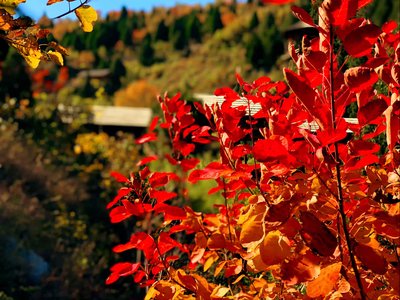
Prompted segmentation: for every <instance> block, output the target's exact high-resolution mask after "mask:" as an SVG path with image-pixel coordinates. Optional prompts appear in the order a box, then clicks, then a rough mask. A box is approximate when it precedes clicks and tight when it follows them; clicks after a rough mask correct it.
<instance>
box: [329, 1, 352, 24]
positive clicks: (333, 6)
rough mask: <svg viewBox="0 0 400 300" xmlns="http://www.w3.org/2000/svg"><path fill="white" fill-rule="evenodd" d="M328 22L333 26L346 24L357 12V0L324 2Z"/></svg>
mask: <svg viewBox="0 0 400 300" xmlns="http://www.w3.org/2000/svg"><path fill="white" fill-rule="evenodd" d="M324 6H325V9H326V11H327V13H328V16H329V19H330V22H331V23H332V25H335V26H342V25H344V24H346V23H347V22H348V21H349V19H351V18H353V17H354V16H355V14H356V12H357V6H358V3H357V0H330V1H325V2H324Z"/></svg>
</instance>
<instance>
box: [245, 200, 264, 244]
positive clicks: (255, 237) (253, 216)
mask: <svg viewBox="0 0 400 300" xmlns="http://www.w3.org/2000/svg"><path fill="white" fill-rule="evenodd" d="M266 208H267V207H266V205H265V203H259V204H256V205H254V206H252V208H251V209H250V211H249V212H248V213H247V214H246V217H247V218H246V219H245V221H243V225H242V231H241V232H240V243H241V244H242V246H243V247H246V248H254V247H256V246H257V245H258V244H260V243H261V241H262V239H263V238H264V235H265V229H264V225H263V223H264V216H265V213H266Z"/></svg>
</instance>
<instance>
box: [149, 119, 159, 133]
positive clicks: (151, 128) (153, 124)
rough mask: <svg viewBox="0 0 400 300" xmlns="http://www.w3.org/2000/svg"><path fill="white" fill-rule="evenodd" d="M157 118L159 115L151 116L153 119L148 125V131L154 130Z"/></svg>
mask: <svg viewBox="0 0 400 300" xmlns="http://www.w3.org/2000/svg"><path fill="white" fill-rule="evenodd" d="M158 119H159V117H158V116H155V117H154V118H153V120H152V121H151V123H150V126H149V131H150V132H152V131H154V129H155V128H156V126H157V123H158Z"/></svg>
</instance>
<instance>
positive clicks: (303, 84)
mask: <svg viewBox="0 0 400 300" xmlns="http://www.w3.org/2000/svg"><path fill="white" fill-rule="evenodd" d="M283 72H284V74H285V78H286V81H287V82H288V85H289V87H290V88H291V89H292V91H293V93H294V94H295V95H296V97H297V98H298V99H299V100H300V102H301V103H302V104H303V105H304V107H305V108H306V109H307V110H308V112H309V113H310V114H311V115H312V116H313V117H314V118H315V120H316V121H317V123H318V125H319V127H320V128H321V129H323V128H324V127H325V126H324V124H326V122H325V119H326V117H325V116H324V115H323V113H322V111H323V110H320V109H318V108H321V105H320V104H317V99H318V94H317V93H316V92H315V91H314V89H313V88H311V87H310V85H309V84H308V83H307V81H306V79H305V78H304V77H302V76H299V75H297V74H296V73H294V72H293V71H291V70H289V69H287V68H284V69H283ZM322 108H323V107H322Z"/></svg>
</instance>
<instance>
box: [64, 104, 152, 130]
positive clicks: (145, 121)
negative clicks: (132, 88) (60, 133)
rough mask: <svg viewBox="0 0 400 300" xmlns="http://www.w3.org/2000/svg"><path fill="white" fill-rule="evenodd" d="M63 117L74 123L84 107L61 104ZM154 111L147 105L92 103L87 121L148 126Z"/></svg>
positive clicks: (108, 124)
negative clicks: (124, 105)
mask: <svg viewBox="0 0 400 300" xmlns="http://www.w3.org/2000/svg"><path fill="white" fill-rule="evenodd" d="M58 110H59V111H60V112H61V119H62V121H63V122H64V123H72V121H73V119H74V116H76V114H78V113H79V112H82V109H81V108H79V107H76V106H64V105H59V106H58ZM151 117H152V111H151V109H150V108H146V107H117V106H100V105H92V106H90V107H89V118H88V121H87V123H88V124H94V125H98V126H124V127H147V126H148V125H149V124H150V121H151Z"/></svg>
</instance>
